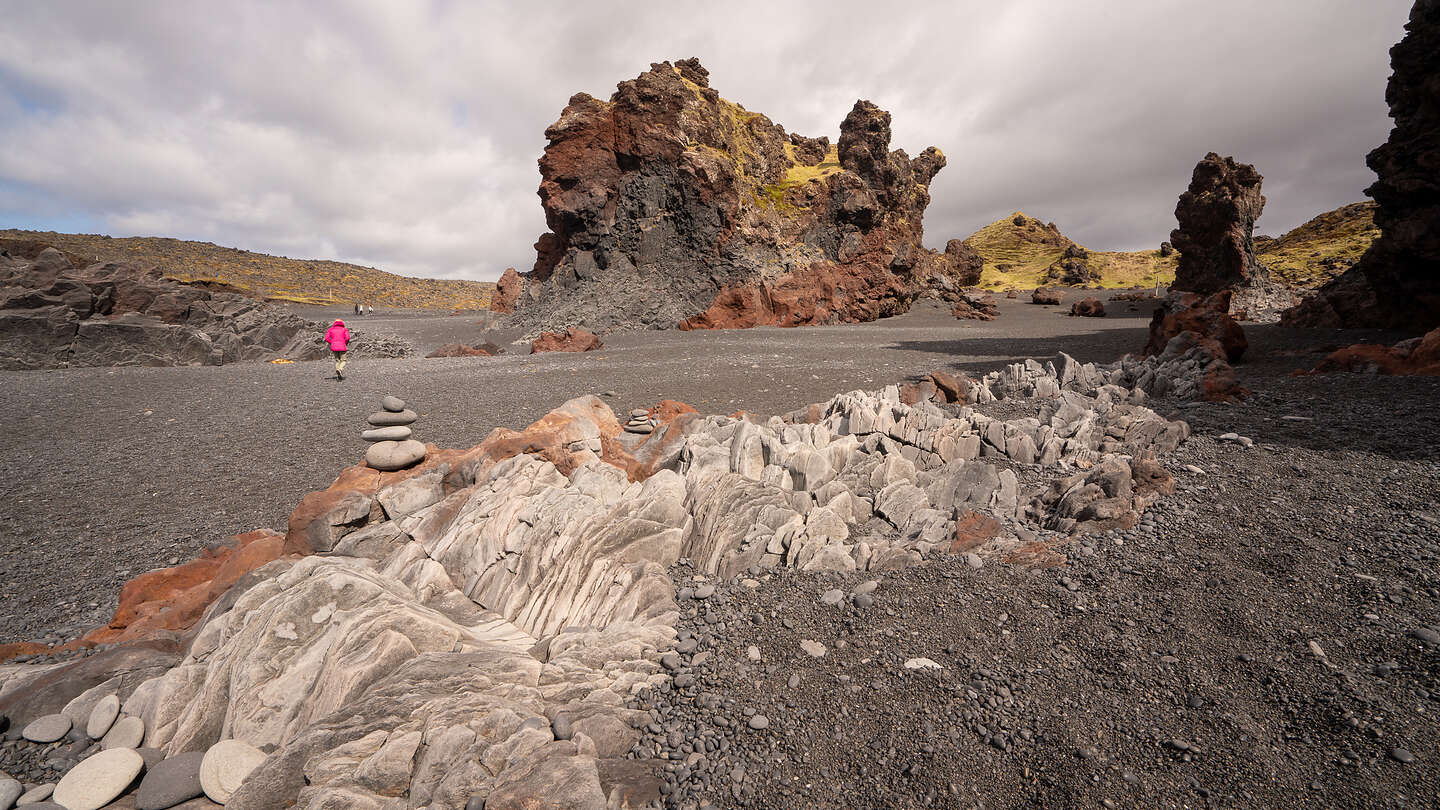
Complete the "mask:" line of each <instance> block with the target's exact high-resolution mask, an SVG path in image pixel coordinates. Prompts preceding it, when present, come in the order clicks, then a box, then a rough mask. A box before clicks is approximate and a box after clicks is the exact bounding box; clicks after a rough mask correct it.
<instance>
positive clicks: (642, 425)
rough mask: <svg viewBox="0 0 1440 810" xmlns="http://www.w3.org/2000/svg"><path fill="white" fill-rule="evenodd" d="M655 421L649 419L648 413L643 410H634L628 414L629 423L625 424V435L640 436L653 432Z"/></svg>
mask: <svg viewBox="0 0 1440 810" xmlns="http://www.w3.org/2000/svg"><path fill="white" fill-rule="evenodd" d="M656 424H657V422H656V420H655V419H653V418H651V416H650V412H649V411H647V410H645V409H644V408H636V409H635V410H633V411H631V412H630V421H628V422H626V423H625V432H626V433H638V434H640V435H642V436H644V435H649V434H651V433H654V432H655V425H656Z"/></svg>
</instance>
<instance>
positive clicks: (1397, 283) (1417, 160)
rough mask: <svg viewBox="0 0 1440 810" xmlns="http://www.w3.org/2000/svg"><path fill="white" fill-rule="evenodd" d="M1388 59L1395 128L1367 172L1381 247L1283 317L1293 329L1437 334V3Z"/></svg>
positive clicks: (1424, 5) (1417, 10)
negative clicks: (1372, 174) (1368, 329)
mask: <svg viewBox="0 0 1440 810" xmlns="http://www.w3.org/2000/svg"><path fill="white" fill-rule="evenodd" d="M1405 31H1406V34H1405V38H1404V39H1402V40H1400V42H1399V43H1398V44H1397V45H1395V47H1393V48H1391V49H1390V67H1391V70H1392V73H1391V74H1390V83H1389V84H1388V85H1387V86H1386V89H1385V101H1386V102H1387V103H1388V104H1389V105H1390V117H1391V118H1392V119H1394V121H1395V127H1394V128H1393V129H1391V130H1390V138H1389V139H1388V140H1387V141H1386V142H1385V143H1384V144H1381V145H1380V146H1379V147H1377V148H1376V149H1374V150H1373V151H1371V152H1370V154H1369V155H1368V156H1367V157H1366V159H1365V162H1366V163H1367V164H1368V165H1369V166H1370V168H1371V169H1373V170H1374V171H1375V174H1376V175H1378V176H1379V179H1378V180H1377V181H1376V182H1375V183H1374V184H1373V185H1371V186H1370V187H1369V188H1367V189H1365V193H1366V194H1368V195H1370V196H1371V197H1373V198H1374V200H1375V202H1376V204H1377V208H1376V210H1375V224H1376V225H1377V226H1379V228H1380V237H1379V238H1378V239H1376V240H1375V242H1374V244H1372V245H1371V246H1370V249H1369V250H1367V251H1366V252H1365V255H1364V256H1362V257H1361V258H1360V261H1359V262H1358V263H1357V264H1356V265H1355V266H1354V267H1352V268H1350V269H1349V270H1347V271H1346V272H1345V273H1344V274H1343V275H1341V276H1340V277H1339V278H1337V279H1335V280H1333V281H1331V282H1329V283H1328V284H1326V285H1325V286H1323V287H1321V288H1320V289H1319V290H1318V291H1317V292H1316V294H1315V295H1314V296H1312V297H1310V298H1308V299H1306V300H1305V301H1304V302H1303V303H1301V304H1300V306H1298V307H1296V308H1294V309H1292V310H1290V311H1289V312H1287V313H1285V323H1286V324H1287V325H1291V326H1332V327H1333V326H1342V327H1366V326H1370V327H1382V328H1391V329H1405V330H1411V331H1415V332H1423V331H1425V330H1427V329H1431V328H1433V327H1435V326H1437V325H1440V0H1418V2H1416V3H1415V6H1414V7H1413V8H1412V9H1411V10H1410V22H1409V23H1408V24H1407V25H1406V26H1405Z"/></svg>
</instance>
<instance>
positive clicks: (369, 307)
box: [365, 304, 375, 315]
mask: <svg viewBox="0 0 1440 810" xmlns="http://www.w3.org/2000/svg"><path fill="white" fill-rule="evenodd" d="M365 314H366V315H374V314H375V305H374V304H366V305H365Z"/></svg>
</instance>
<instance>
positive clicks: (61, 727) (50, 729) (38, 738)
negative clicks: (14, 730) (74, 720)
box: [20, 714, 70, 743]
mask: <svg viewBox="0 0 1440 810" xmlns="http://www.w3.org/2000/svg"><path fill="white" fill-rule="evenodd" d="M69 733H70V718H68V717H66V716H65V715H63V714H47V715H45V716H44V717H41V718H38V719H36V720H34V721H32V722H31V723H30V725H28V726H26V727H25V729H24V730H23V731H21V732H20V736H21V737H24V738H25V739H27V740H29V741H30V742H37V743H52V742H55V741H56V740H58V739H60V738H61V737H64V736H65V735H66V734H69Z"/></svg>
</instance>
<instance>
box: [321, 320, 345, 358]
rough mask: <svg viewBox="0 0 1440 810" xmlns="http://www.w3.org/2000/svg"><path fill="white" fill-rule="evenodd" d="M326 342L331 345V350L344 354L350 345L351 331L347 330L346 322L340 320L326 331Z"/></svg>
mask: <svg viewBox="0 0 1440 810" xmlns="http://www.w3.org/2000/svg"><path fill="white" fill-rule="evenodd" d="M325 342H326V343H328V344H330V350H331V351H335V352H343V351H345V349H346V348H347V347H348V346H349V345H350V330H349V329H346V328H345V322H344V321H342V320H340V319H339V318H336V319H335V323H332V324H330V328H329V329H327V330H325Z"/></svg>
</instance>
